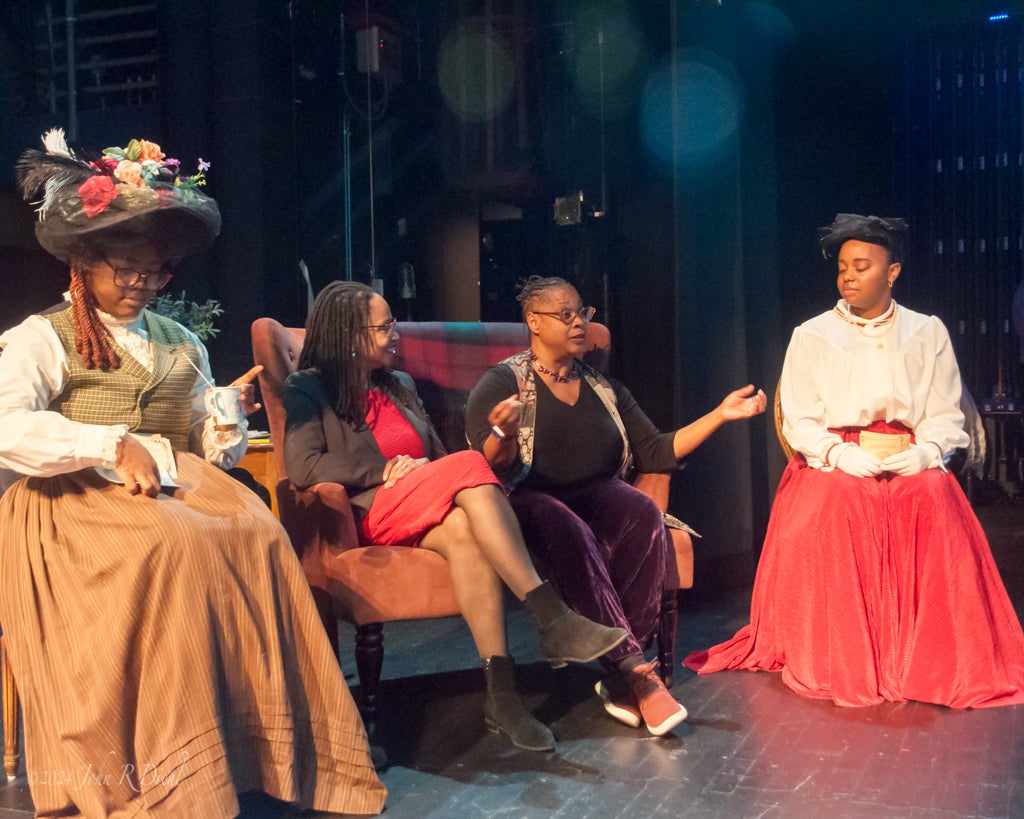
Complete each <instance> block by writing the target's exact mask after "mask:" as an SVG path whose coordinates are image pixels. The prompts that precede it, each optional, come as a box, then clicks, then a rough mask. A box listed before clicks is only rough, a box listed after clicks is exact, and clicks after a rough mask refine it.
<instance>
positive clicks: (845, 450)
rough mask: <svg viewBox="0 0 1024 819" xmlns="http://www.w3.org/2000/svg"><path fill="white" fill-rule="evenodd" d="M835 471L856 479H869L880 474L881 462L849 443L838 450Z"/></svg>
mask: <svg viewBox="0 0 1024 819" xmlns="http://www.w3.org/2000/svg"><path fill="white" fill-rule="evenodd" d="M836 469H841V470H843V472H845V473H847V474H848V475H855V476H856V477H858V478H870V477H872V476H873V475H880V474H881V473H882V462H881V461H880V460H878V458H877V457H876V456H874V455H872V454H871V453H870V452H866V451H865V450H863V449H861V448H860V447H859V446H857V445H856V444H855V443H852V442H851V443H848V444H846V445H845V446H843V447H842V448H841V449H840V450H839V454H838V455H837V456H836Z"/></svg>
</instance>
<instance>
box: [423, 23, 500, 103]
mask: <svg viewBox="0 0 1024 819" xmlns="http://www.w3.org/2000/svg"><path fill="white" fill-rule="evenodd" d="M437 62H438V68H437V70H438V83H439V85H440V87H441V94H442V95H443V96H444V99H445V102H447V104H448V107H449V108H451V110H452V111H454V112H455V113H456V114H457V115H458V116H459V117H461V118H462V119H465V120H469V121H471V122H486V121H487V120H489V119H493V118H494V117H496V116H497V115H498V114H500V113H501V112H502V111H503V110H504V109H505V107H506V106H507V105H508V103H509V100H510V99H511V98H512V91H513V90H514V88H515V64H514V62H513V59H512V54H511V52H510V50H509V48H508V46H507V45H506V44H505V42H504V41H503V40H502V39H501V38H500V37H498V36H497V35H495V34H489V33H487V32H484V31H480V30H479V29H477V28H475V27H473V26H460V27H459V28H457V29H455V30H454V31H452V32H450V33H449V34H448V36H446V37H445V38H444V41H443V42H442V43H441V49H440V53H439V55H438V61H437Z"/></svg>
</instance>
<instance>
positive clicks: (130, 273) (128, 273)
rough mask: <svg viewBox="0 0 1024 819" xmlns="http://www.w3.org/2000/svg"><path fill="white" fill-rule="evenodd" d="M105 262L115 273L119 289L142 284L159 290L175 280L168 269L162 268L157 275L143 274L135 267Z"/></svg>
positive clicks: (115, 280)
mask: <svg viewBox="0 0 1024 819" xmlns="http://www.w3.org/2000/svg"><path fill="white" fill-rule="evenodd" d="M104 261H105V262H106V264H107V266H108V267H109V268H110V269H111V270H113V271H114V284H116V285H117V286H118V287H138V286H139V285H140V284H141V285H142V286H143V287H146V288H149V287H152V288H153V289H154V290H159V289H160V288H162V287H166V286H167V283H168V282H169V281H170V280H171V279H172V278H174V274H173V273H171V272H170V271H169V270H167V268H166V267H161V268H160V270H158V271H157V272H155V273H143V272H142V271H141V270H136V269H135V268H133V267H118V266H117V265H115V264H113V263H111V262H108V261H107V260H106V259H104Z"/></svg>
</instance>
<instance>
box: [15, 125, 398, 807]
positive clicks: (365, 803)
mask: <svg viewBox="0 0 1024 819" xmlns="http://www.w3.org/2000/svg"><path fill="white" fill-rule="evenodd" d="M44 144H45V147H46V150H44V151H28V152H26V153H25V154H24V155H23V157H22V159H21V162H20V164H19V177H20V183H21V187H22V191H23V193H24V194H25V196H26V198H29V199H36V198H37V197H41V202H40V206H39V221H38V223H37V225H36V234H37V236H38V238H39V241H40V243H41V244H42V246H43V247H44V248H46V249H47V250H48V251H49V252H50V253H52V254H53V255H55V256H57V257H58V258H60V259H62V260H63V261H65V262H67V263H68V264H69V265H70V268H71V287H70V293H69V297H68V298H69V300H68V301H66V302H64V303H63V304H60V305H57V306H56V307H54V308H52V309H50V310H48V311H46V312H44V313H43V314H40V315H35V316H31V317H29V318H28V319H26V320H25V321H24V322H22V323H21V324H20V325H18V326H17V327H14V328H13V329H10V330H8V331H7V332H5V333H4V334H3V335H2V336H0V347H2V348H3V354H2V355H0V491H2V492H3V495H2V497H0V567H2V568H0V623H2V624H3V630H4V640H5V645H6V647H7V650H8V652H9V657H10V662H11V665H12V667H13V669H14V675H15V679H16V680H17V682H18V687H19V690H20V693H21V696H22V701H23V704H24V724H25V760H26V770H27V774H28V780H29V785H30V788H31V792H32V798H33V801H34V803H35V808H36V811H37V815H39V816H57V815H59V816H71V815H84V816H89V817H100V816H113V815H116V816H128V815H131V816H153V817H157V816H161V817H163V816H166V817H174V819H180V817H203V818H204V819H207V818H208V817H234V816H236V815H237V814H238V813H239V810H240V803H241V804H243V805H244V804H246V803H247V797H243V798H241V799H240V797H242V795H243V794H257V793H259V792H262V793H264V794H269V796H271V797H273V798H276V799H278V800H283V801H285V802H290V803H297V804H298V805H299V806H300V807H302V808H316V809H319V810H325V811H336V812H345V813H357V814H360V813H361V814H375V813H378V812H379V811H380V810H381V808H382V806H383V804H384V799H385V790H384V787H383V785H382V784H381V783H380V781H379V780H378V778H377V776H376V773H375V771H374V767H373V764H372V762H371V758H370V753H369V748H368V746H367V741H366V736H365V732H364V730H363V726H362V723H361V721H360V719H359V716H358V713H357V711H356V709H355V706H354V704H353V701H352V699H351V696H350V695H349V692H348V689H347V687H346V685H345V682H344V679H343V678H342V675H341V672H340V670H339V668H338V665H337V661H336V659H335V658H334V655H333V653H332V652H331V649H330V646H329V643H328V640H327V636H326V635H325V634H324V631H323V627H322V626H321V624H320V618H319V616H318V615H317V612H316V609H315V606H314V604H313V600H312V597H311V594H310V592H309V588H308V586H307V584H306V580H305V578H304V576H303V574H302V570H301V568H300V566H299V564H298V561H297V559H296V557H295V554H294V552H293V550H292V547H291V545H290V544H289V542H288V538H287V536H286V535H285V533H284V531H283V530H282V529H281V527H280V525H279V524H278V523H277V521H276V520H275V519H274V518H273V516H272V515H271V514H270V513H269V511H268V510H267V508H266V507H265V506H264V504H263V503H262V502H261V501H260V500H259V499H258V498H257V497H256V496H255V495H253V494H252V493H251V492H249V491H248V490H247V489H245V488H244V487H243V486H242V485H241V484H240V483H238V482H237V481H235V480H233V479H232V478H231V477H229V476H228V475H226V474H225V472H224V471H223V470H225V469H228V468H230V467H231V466H233V465H234V464H236V463H237V462H238V461H239V460H240V458H241V457H242V455H243V454H244V452H245V449H246V445H247V436H246V424H245V419H244V415H242V414H239V417H237V418H236V419H235V422H234V423H224V422H223V419H221V423H220V424H219V425H215V423H214V418H213V416H211V415H210V414H209V413H208V411H207V409H206V407H205V394H206V392H207V390H208V388H209V387H210V386H211V385H212V377H211V375H210V366H209V360H208V358H207V353H206V350H205V349H204V347H203V345H202V343H201V342H200V341H199V339H198V338H197V337H196V336H195V335H194V334H193V333H191V332H190V331H189V330H187V329H185V328H184V327H182V326H181V325H179V324H177V323H176V322H174V321H171V320H170V319H167V318H164V317H162V316H159V315H157V314H156V313H153V312H151V311H150V310H148V309H146V305H147V304H148V303H149V301H150V300H151V299H152V298H153V296H154V295H155V294H156V292H157V291H158V290H159V289H160V288H161V287H163V286H164V285H166V284H167V282H168V281H169V280H170V278H171V273H170V271H169V269H168V263H169V262H171V261H172V260H174V259H176V258H179V257H181V256H183V255H185V254H187V253H191V252H195V251H198V250H200V249H201V248H203V247H205V246H206V245H208V244H209V243H210V242H211V241H212V240H213V238H214V237H215V236H216V235H217V233H218V231H219V227H220V214H219V212H218V209H217V205H216V203H215V202H214V200H213V199H211V198H210V197H208V196H206V195H205V194H204V193H203V192H202V190H201V187H202V185H203V184H204V181H205V179H204V173H203V171H204V170H205V169H206V167H208V166H207V164H206V163H202V162H201V165H200V168H199V170H198V172H197V173H196V174H194V175H192V176H190V177H187V178H186V177H183V176H182V175H181V174H180V173H179V165H178V162H177V161H176V160H173V159H169V158H167V157H165V155H164V154H163V152H162V151H161V150H160V147H159V146H158V145H156V144H154V143H150V142H145V141H137V140H133V141H132V142H130V143H129V144H128V145H127V146H126V147H125V148H123V149H122V148H108V149H107V150H106V151H104V152H103V154H102V155H98V156H96V157H94V158H92V159H91V160H90V159H87V158H85V157H83V156H76V155H75V154H74V153H72V152H71V151H70V150H69V149H68V147H67V145H66V144H65V142H64V139H63V133H62V132H59V131H52V132H50V133H49V134H47V136H46V137H45V138H44ZM251 390H252V387H251V386H250V385H243V387H242V390H241V392H242V399H241V400H242V404H243V408H244V409H254V408H255V405H253V404H252V400H253V398H252V391H251ZM154 436H159V437H154ZM154 453H155V455H154ZM161 453H163V454H164V455H165V456H166V458H165V460H163V461H161V460H160V456H161Z"/></svg>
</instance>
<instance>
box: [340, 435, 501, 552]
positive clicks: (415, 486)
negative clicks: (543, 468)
mask: <svg viewBox="0 0 1024 819" xmlns="http://www.w3.org/2000/svg"><path fill="white" fill-rule="evenodd" d="M487 484H495V485H497V486H501V481H499V480H498V479H497V478H496V477H495V476H494V472H493V471H492V470H491V466H490V464H488V463H487V459H486V458H484V456H483V455H481V454H480V453H479V452H476V451H475V450H464V451H462V452H453V453H451V454H450V455H445V456H444V457H442V458H438V459H437V460H436V461H431V462H430V463H427V464H424V465H423V466H421V467H419V468H417V469H414V470H412V471H411V472H410V473H409V474H408V475H406V476H405V477H404V478H401V479H400V480H399V481H397V482H396V483H395V485H394V486H392V487H390V488H388V489H385V488H384V487H383V486H382V487H381V488H380V489H378V490H377V494H376V495H375V496H374V498H373V504H371V506H370V511H369V512H368V513H367V514H366V516H365V517H364V518H363V521H362V526H361V527H360V533H359V535H360V539H361V540H362V542H364V543H366V544H371V543H388V544H391V545H395V546H402V545H405V546H416V545H418V544H419V542H420V540H422V539H423V536H424V535H425V534H426V533H427V532H429V531H430V530H431V529H433V528H434V527H435V526H437V525H438V524H440V523H442V522H443V521H444V519H445V518H446V517H447V516H448V513H449V512H451V511H452V509H453V508H454V504H455V496H456V495H457V494H458V493H459V492H460V491H462V490H463V489H468V488H471V487H474V486H483V485H487Z"/></svg>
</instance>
